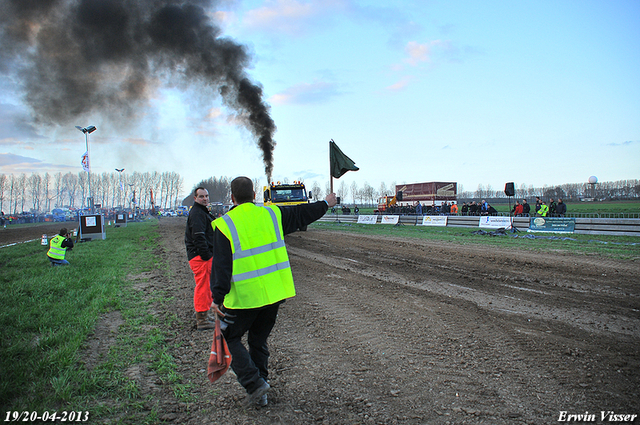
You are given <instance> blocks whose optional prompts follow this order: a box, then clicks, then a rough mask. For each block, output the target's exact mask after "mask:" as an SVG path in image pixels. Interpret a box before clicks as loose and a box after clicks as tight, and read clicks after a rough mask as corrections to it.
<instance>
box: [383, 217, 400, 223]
mask: <svg viewBox="0 0 640 425" xmlns="http://www.w3.org/2000/svg"><path fill="white" fill-rule="evenodd" d="M399 219H400V216H399V215H383V216H382V220H381V221H380V224H398V220H399Z"/></svg>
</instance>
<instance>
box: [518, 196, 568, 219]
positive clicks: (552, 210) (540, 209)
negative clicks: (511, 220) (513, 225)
mask: <svg viewBox="0 0 640 425" xmlns="http://www.w3.org/2000/svg"><path fill="white" fill-rule="evenodd" d="M511 213H513V215H514V216H515V217H530V216H537V217H564V216H565V214H566V213H567V204H565V203H564V202H563V201H562V198H560V199H558V202H557V203H556V202H555V201H554V200H553V198H549V203H548V204H547V203H546V202H545V201H543V200H542V199H540V197H539V196H536V204H535V210H534V211H533V213H532V212H531V206H530V205H529V203H528V202H527V200H526V199H523V200H522V201H516V204H515V205H514V206H513V209H512V210H511Z"/></svg>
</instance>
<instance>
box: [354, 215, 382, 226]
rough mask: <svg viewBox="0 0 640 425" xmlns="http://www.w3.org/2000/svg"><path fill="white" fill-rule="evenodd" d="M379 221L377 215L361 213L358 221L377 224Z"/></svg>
mask: <svg viewBox="0 0 640 425" xmlns="http://www.w3.org/2000/svg"><path fill="white" fill-rule="evenodd" d="M377 221H378V216H377V215H359V216H358V223H359V224H376V222H377Z"/></svg>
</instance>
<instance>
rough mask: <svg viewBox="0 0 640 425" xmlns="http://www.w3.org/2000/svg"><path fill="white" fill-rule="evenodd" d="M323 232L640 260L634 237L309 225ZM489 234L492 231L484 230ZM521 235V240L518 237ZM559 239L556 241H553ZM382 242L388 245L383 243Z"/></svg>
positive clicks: (639, 246)
mask: <svg viewBox="0 0 640 425" xmlns="http://www.w3.org/2000/svg"><path fill="white" fill-rule="evenodd" d="M309 227H310V228H313V229H319V230H335V231H342V232H352V233H358V234H366V235H374V236H381V237H387V236H393V237H403V238H417V239H425V240H434V241H445V242H453V243H459V244H478V245H487V246H496V247H502V248H513V249H525V250H533V251H550V250H560V251H566V252H570V253H573V254H598V255H608V256H611V257H615V258H619V259H635V260H637V259H639V258H640V238H638V237H634V236H608V235H577V234H561V233H549V234H542V233H527V232H526V231H519V232H516V233H510V232H507V236H487V235H476V234H474V233H473V232H475V231H477V230H480V229H479V228H477V227H475V228H467V227H437V226H410V225H403V226H394V225H383V224H376V225H370V224H369V225H367V224H357V223H328V222H316V223H314V224H312V225H311V226H309ZM483 230H485V231H488V230H491V229H483ZM515 235H517V236H518V237H514V236H515ZM527 235H537V236H541V238H536V239H529V238H527V237H525V236H527ZM551 237H555V238H554V239H550V238H551ZM380 243H384V242H383V241H382V240H381V242H380Z"/></svg>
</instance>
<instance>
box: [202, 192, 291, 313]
mask: <svg viewBox="0 0 640 425" xmlns="http://www.w3.org/2000/svg"><path fill="white" fill-rule="evenodd" d="M275 208H278V207H258V206H255V205H254V204H252V203H246V204H241V205H238V206H237V207H236V208H234V209H233V210H231V211H229V212H228V213H227V214H225V215H224V216H222V217H220V218H219V219H217V220H216V221H215V222H214V224H213V225H214V226H215V227H217V228H218V229H219V230H220V231H221V232H222V233H223V234H224V235H225V237H227V239H229V242H230V243H231V248H232V254H233V271H232V277H231V289H230V291H229V293H228V294H227V295H226V296H225V299H224V306H225V307H227V308H230V309H234V308H243V309H246V308H257V307H262V306H265V305H269V304H273V303H275V302H278V301H281V300H283V299H286V298H290V297H293V296H295V288H294V285H293V275H292V274H291V266H290V263H289V257H288V255H287V251H286V247H285V244H284V239H283V235H282V230H281V222H280V219H279V214H280V211H279V210H278V211H277V212H276V211H275ZM266 212H268V217H267V216H266V215H265V213H266ZM234 220H235V221H234ZM239 227H240V228H242V231H241V232H239V231H238V228H239Z"/></svg>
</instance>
